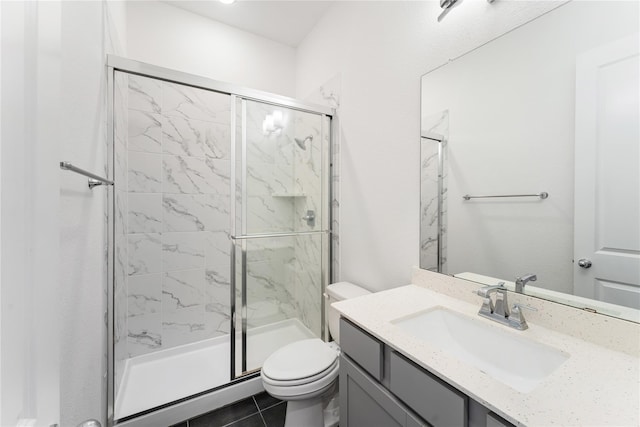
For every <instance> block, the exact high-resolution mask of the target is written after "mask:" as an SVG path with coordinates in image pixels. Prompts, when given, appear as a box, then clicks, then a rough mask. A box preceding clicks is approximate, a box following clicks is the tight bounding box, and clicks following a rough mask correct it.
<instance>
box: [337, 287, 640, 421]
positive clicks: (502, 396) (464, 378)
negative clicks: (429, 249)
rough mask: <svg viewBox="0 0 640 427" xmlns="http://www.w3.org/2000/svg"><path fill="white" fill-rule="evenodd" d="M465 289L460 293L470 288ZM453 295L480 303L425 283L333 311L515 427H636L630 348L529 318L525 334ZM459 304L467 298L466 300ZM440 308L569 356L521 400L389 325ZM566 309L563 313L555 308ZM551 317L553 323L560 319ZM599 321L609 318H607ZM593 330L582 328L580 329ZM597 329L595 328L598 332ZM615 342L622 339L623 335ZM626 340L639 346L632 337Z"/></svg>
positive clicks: (636, 377) (639, 401)
mask: <svg viewBox="0 0 640 427" xmlns="http://www.w3.org/2000/svg"><path fill="white" fill-rule="evenodd" d="M414 277H415V276H414ZM442 277H446V276H442ZM427 279H428V278H427ZM454 280H457V279H454ZM414 282H415V280H414ZM427 282H428V280H427ZM466 283H468V282H465V284H464V285H463V288H466V287H467V286H468V285H466ZM457 291H458V292H466V293H467V294H469V295H470V297H471V298H472V299H473V298H475V299H477V304H472V303H471V302H469V301H464V300H463V299H459V298H455V297H452V296H450V295H445V294H443V293H440V292H436V291H434V290H430V289H428V285H425V284H424V283H423V284H421V286H416V285H408V286H403V287H399V288H395V289H391V290H388V291H383V292H378V293H375V294H371V295H367V296H364V297H360V298H356V299H352V300H347V301H341V302H338V303H335V304H334V307H335V308H336V309H338V310H339V311H340V313H341V314H342V315H343V316H345V317H347V318H348V319H350V320H352V321H353V322H354V323H356V324H358V325H360V326H361V327H362V328H364V329H366V330H367V331H369V332H370V333H371V334H373V335H374V336H376V337H378V338H379V339H381V340H382V341H384V342H385V343H387V344H388V345H390V346H391V347H393V348H394V349H396V350H397V351H399V352H401V353H402V354H404V355H405V356H407V357H409V358H410V359H411V360H413V361H414V362H416V363H417V364H419V365H421V366H422V367H424V368H425V369H427V370H428V371H430V372H431V373H433V374H434V375H436V376H438V377H440V378H441V379H443V380H444V381H446V382H447V383H449V384H451V385H452V386H454V387H456V388H457V389H459V390H460V391H462V392H464V393H466V394H467V395H468V396H470V397H471V398H473V399H475V400H476V401H478V402H479V403H481V404H483V405H484V406H486V407H488V408H489V409H491V410H492V411H494V412H495V413H497V414H499V415H500V416H502V417H504V418H505V419H507V420H509V421H510V422H512V423H514V424H516V425H526V426H550V425H561V426H604V425H615V426H638V425H640V359H639V358H638V354H637V353H635V347H634V346H631V351H628V350H629V349H626V348H624V345H623V346H622V350H627V351H621V349H620V348H616V346H615V345H612V346H608V348H606V347H604V346H602V345H598V344H596V343H594V342H593V340H587V339H585V337H584V336H582V337H578V336H575V335H572V334H570V333H567V331H566V330H564V331H558V330H557V329H556V328H550V327H549V326H550V325H545V326H540V325H539V324H536V322H535V320H533V319H530V318H528V322H529V329H528V330H526V331H516V330H514V329H511V328H508V327H506V326H502V325H500V324H498V323H496V322H493V321H491V320H487V319H484V318H481V317H479V316H477V312H478V309H479V307H480V302H481V300H480V298H479V297H475V296H474V295H473V294H472V293H471V292H469V290H468V289H457ZM464 299H468V298H467V297H466V296H465V298H464ZM513 302H515V300H514V301H513ZM524 302H526V303H529V302H530V301H524ZM533 305H537V306H538V307H539V312H538V313H536V314H537V316H543V315H544V310H545V309H546V310H549V311H553V310H554V309H555V307H553V305H557V304H554V303H550V302H547V301H541V300H534V304H533ZM437 306H440V307H444V308H447V309H450V310H453V311H456V312H458V313H461V314H463V315H466V316H469V317H471V318H473V319H477V321H478V322H486V323H487V324H490V325H491V326H492V327H498V328H504V330H506V331H508V332H510V333H513V334H515V335H519V336H524V337H526V338H529V339H531V340H534V341H537V342H539V343H542V344H546V345H548V346H551V347H554V348H556V349H558V350H561V351H563V352H565V353H568V354H569V355H570V357H569V359H568V360H566V361H565V362H564V363H563V364H562V365H561V366H560V367H559V368H557V369H556V370H555V371H554V372H553V373H552V374H551V375H550V376H549V377H547V378H546V379H545V380H544V381H543V382H542V383H541V384H539V385H538V386H537V387H536V388H535V389H533V391H531V392H529V393H520V392H518V391H516V390H514V389H512V388H510V387H509V386H507V385H505V384H503V383H501V382H499V381H498V380H496V379H494V378H492V377H490V376H489V375H487V374H485V373H484V372H482V371H480V370H479V369H477V368H475V367H473V366H471V365H467V364H465V363H463V362H461V361H459V360H458V359H456V358H455V357H452V356H451V355H449V354H447V353H446V352H443V351H441V350H439V349H438V348H436V347H434V346H432V345H430V344H429V343H428V342H426V341H422V340H420V339H418V338H415V337H413V336H412V335H410V334H409V333H407V332H404V331H403V330H401V329H400V328H398V327H397V326H395V325H394V324H392V323H391V321H392V320H395V319H398V318H401V317H404V316H407V315H411V314H414V313H418V312H421V311H424V310H427V309H430V308H433V307H437ZM566 309H567V307H564V306H560V308H559V310H566ZM526 314H528V313H526ZM547 315H551V313H547ZM555 315H556V317H558V313H555ZM593 316H597V317H593V318H590V317H587V319H591V320H592V322H595V323H598V322H600V321H603V318H604V316H599V315H593ZM531 317H533V316H531ZM615 320H616V321H617V319H615ZM604 321H605V322H606V321H608V319H607V318H604ZM632 325H635V326H631V327H629V325H625V328H627V329H626V330H625V331H623V332H624V333H628V331H631V332H632V333H633V331H634V330H635V331H636V332H640V325H636V324H632ZM591 326H592V325H589V324H584V325H583V327H585V328H588V327H591ZM609 326H610V325H609ZM636 326H637V327H636ZM634 328H635V329H634ZM560 329H562V328H560ZM595 329H596V330H597V329H598V325H596V326H595ZM603 330H606V329H603ZM613 334H614V335H615V333H613ZM619 338H620V339H621V340H624V336H622V337H619ZM627 338H628V339H630V340H638V339H640V338H639V337H636V336H627ZM595 341H598V340H595ZM612 347H613V348H615V349H611V348H612Z"/></svg>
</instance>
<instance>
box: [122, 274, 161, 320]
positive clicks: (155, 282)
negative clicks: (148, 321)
mask: <svg viewBox="0 0 640 427" xmlns="http://www.w3.org/2000/svg"><path fill="white" fill-rule="evenodd" d="M161 296H162V274H160V273H157V274H145V275H142V276H131V277H130V278H129V280H128V284H127V317H132V316H141V315H144V314H151V313H160V310H161V308H162V300H161Z"/></svg>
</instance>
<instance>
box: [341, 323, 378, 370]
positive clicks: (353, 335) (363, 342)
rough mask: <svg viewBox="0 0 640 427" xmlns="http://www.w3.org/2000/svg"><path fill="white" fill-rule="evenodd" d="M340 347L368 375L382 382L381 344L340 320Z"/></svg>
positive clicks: (352, 325)
mask: <svg viewBox="0 0 640 427" xmlns="http://www.w3.org/2000/svg"><path fill="white" fill-rule="evenodd" d="M340 347H341V349H342V351H343V352H344V353H345V354H348V355H349V357H350V358H351V359H353V360H355V362H356V363H357V364H358V365H360V366H361V367H362V368H363V369H364V370H365V371H367V373H369V375H371V376H372V377H373V378H375V379H376V380H378V381H382V354H383V347H382V342H380V341H378V340H377V339H375V338H374V337H372V336H371V335H369V334H368V333H366V332H365V331H363V330H362V329H360V328H358V327H357V326H355V325H354V324H352V323H351V322H349V321H348V320H345V319H344V318H340Z"/></svg>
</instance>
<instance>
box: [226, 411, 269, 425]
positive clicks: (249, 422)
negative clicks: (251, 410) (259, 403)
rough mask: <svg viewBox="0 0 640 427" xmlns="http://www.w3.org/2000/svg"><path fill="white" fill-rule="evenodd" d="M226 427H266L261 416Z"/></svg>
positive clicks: (253, 416)
mask: <svg viewBox="0 0 640 427" xmlns="http://www.w3.org/2000/svg"><path fill="white" fill-rule="evenodd" d="M225 427H265V425H264V421H262V417H261V416H260V414H259V413H258V414H255V415H251V416H250V417H247V418H243V419H241V420H238V421H236V422H235V423H233V424H229V425H228V426H225Z"/></svg>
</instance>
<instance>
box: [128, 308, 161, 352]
mask: <svg viewBox="0 0 640 427" xmlns="http://www.w3.org/2000/svg"><path fill="white" fill-rule="evenodd" d="M127 329H128V332H127V352H128V354H129V357H135V356H140V355H142V354H147V353H151V352H153V351H156V350H158V349H160V348H161V347H162V317H161V314H160V313H153V314H145V315H142V316H134V317H129V318H128V319H127Z"/></svg>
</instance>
